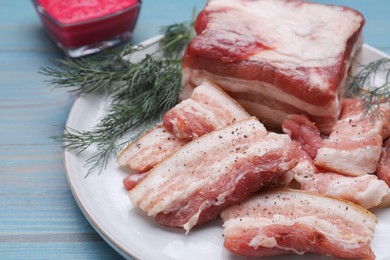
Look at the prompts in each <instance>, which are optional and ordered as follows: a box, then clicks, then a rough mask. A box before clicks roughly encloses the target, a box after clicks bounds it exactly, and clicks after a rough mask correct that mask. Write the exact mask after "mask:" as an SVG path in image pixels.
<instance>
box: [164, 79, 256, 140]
mask: <svg viewBox="0 0 390 260" xmlns="http://www.w3.org/2000/svg"><path fill="white" fill-rule="evenodd" d="M245 118H249V114H248V113H247V112H246V111H245V110H244V109H243V108H242V107H241V106H240V105H239V104H238V103H237V102H236V101H234V100H233V99H232V98H231V97H229V96H228V95H227V94H226V93H225V92H223V91H222V90H221V89H219V88H218V87H217V86H215V85H213V84H211V83H210V82H208V81H205V82H203V83H202V84H201V85H199V86H198V87H197V88H196V90H195V91H194V92H193V93H192V95H191V99H187V100H183V101H182V102H180V103H179V104H178V105H176V106H175V107H174V108H172V109H171V110H169V111H168V112H167V113H166V114H165V115H164V118H163V121H164V126H165V128H166V129H167V130H168V131H169V132H172V133H173V134H174V135H175V136H176V137H177V138H179V139H181V140H185V141H191V140H193V139H196V138H198V137H200V136H202V135H204V134H206V133H208V132H211V131H213V130H215V129H221V128H223V127H225V126H227V125H229V124H232V123H234V122H236V121H241V120H243V119H245Z"/></svg>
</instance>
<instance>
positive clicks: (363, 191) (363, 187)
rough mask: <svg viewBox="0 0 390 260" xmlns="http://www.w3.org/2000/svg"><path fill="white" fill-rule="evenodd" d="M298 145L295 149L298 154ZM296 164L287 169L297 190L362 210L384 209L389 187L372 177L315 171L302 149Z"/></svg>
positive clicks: (370, 175)
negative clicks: (332, 198)
mask: <svg viewBox="0 0 390 260" xmlns="http://www.w3.org/2000/svg"><path fill="white" fill-rule="evenodd" d="M299 148H300V147H299V146H298V148H297V150H298V151H299ZM297 153H298V154H300V159H299V162H298V164H297V165H296V166H295V167H294V168H293V169H292V170H291V172H292V173H294V180H295V181H297V182H298V183H299V184H300V189H302V190H307V191H312V192H317V193H320V194H326V195H330V196H333V197H337V198H340V199H344V200H348V201H351V202H353V203H355V204H358V205H360V206H361V207H363V208H366V209H369V208H373V207H376V206H380V207H386V206H388V205H387V204H388V202H387V198H388V197H389V196H390V188H389V186H388V185H387V184H386V183H385V182H384V181H382V180H379V179H378V177H377V176H375V175H373V174H363V175H360V176H345V175H341V174H338V173H333V172H327V171H325V170H323V169H320V168H318V167H317V166H316V165H314V163H313V159H312V158H311V157H310V156H309V155H308V154H307V153H306V152H305V151H303V150H302V149H301V150H300V153H299V152H297Z"/></svg>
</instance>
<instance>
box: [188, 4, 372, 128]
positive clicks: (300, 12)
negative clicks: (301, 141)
mask: <svg viewBox="0 0 390 260" xmlns="http://www.w3.org/2000/svg"><path fill="white" fill-rule="evenodd" d="M363 24H364V18H363V16H362V15H361V14H360V13H358V12H357V11H355V10H352V9H349V8H347V7H339V6H334V5H322V4H318V3H310V2H306V1H299V0H295V1H293V0H280V1H267V0H259V1H245V0H209V1H208V3H207V5H206V7H205V8H204V10H203V11H202V12H201V13H200V14H199V16H198V17H197V19H196V22H195V30H196V32H197V36H196V37H195V38H194V39H193V40H192V41H191V43H190V44H189V45H188V47H187V49H186V52H185V56H184V60H183V85H184V90H183V93H182V98H187V97H189V96H190V94H191V92H192V90H193V88H195V87H196V86H197V85H198V84H199V83H200V82H202V81H203V80H204V79H209V80H211V81H213V82H215V83H216V84H218V85H219V86H221V87H222V88H223V89H224V90H225V91H226V92H228V94H229V95H230V96H232V97H233V98H235V99H236V100H237V101H238V102H239V103H240V104H241V105H242V106H243V107H244V108H245V109H246V110H247V111H248V112H249V113H250V114H252V115H255V116H257V117H258V118H259V119H260V120H261V121H262V122H263V123H264V124H266V125H270V126H274V127H278V128H280V126H281V124H282V122H283V120H284V118H285V117H286V115H287V114H305V115H307V116H308V117H309V118H310V119H311V120H312V121H313V122H315V123H316V125H317V127H318V128H319V129H320V130H321V132H325V133H329V131H330V129H331V127H332V126H333V124H334V123H335V121H336V120H337V118H338V117H339V114H340V98H341V96H342V94H343V91H344V86H345V78H346V75H347V71H348V68H349V65H350V60H351V57H352V56H353V55H354V53H356V51H357V50H358V49H359V48H360V46H361V40H360V35H361V31H362V27H363Z"/></svg>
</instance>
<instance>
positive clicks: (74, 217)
mask: <svg viewBox="0 0 390 260" xmlns="http://www.w3.org/2000/svg"><path fill="white" fill-rule="evenodd" d="M205 2H206V0H185V1H183V0H170V1H162V0H160V1H159V0H145V1H144V3H143V6H142V9H141V14H140V17H139V20H138V24H137V26H136V29H135V33H134V36H133V39H132V42H133V43H138V42H140V41H143V40H145V39H148V38H150V37H152V36H155V35H157V34H158V32H159V29H160V27H161V26H162V25H168V24H172V23H174V22H181V21H184V20H188V19H189V18H190V17H191V12H192V8H193V6H196V7H197V10H200V9H201V8H202V7H203V5H204V4H205ZM318 2H322V3H338V4H343V5H349V6H351V7H354V8H356V9H357V10H359V11H361V12H362V13H363V14H364V15H365V17H366V20H367V23H366V26H365V29H364V39H365V42H366V43H368V44H370V45H372V46H374V47H376V48H378V49H380V50H382V51H384V52H386V53H388V54H390V16H389V11H390V1H388V0H376V1H372V2H371V3H368V1H347V0H344V1H330V0H323V1H318ZM62 56H63V54H62V53H61V52H60V51H59V50H58V49H57V48H56V47H55V46H54V44H53V43H52V42H51V41H50V40H49V39H48V37H47V35H46V33H45V32H44V30H43V28H42V26H41V24H40V21H39V19H38V17H37V15H36V13H35V10H34V9H33V6H32V4H31V2H30V1H21V0H15V1H6V0H0V90H1V94H0V259H46V258H47V259H54V258H55V259H69V258H74V259H116V258H121V256H120V255H119V254H118V253H117V252H115V251H114V249H112V248H111V247H110V246H109V245H108V244H107V243H106V242H105V241H104V240H103V239H102V238H101V237H100V236H99V235H98V234H97V233H96V232H95V230H94V229H93V228H92V227H91V226H90V224H89V223H88V221H87V220H86V219H85V217H84V215H83V214H82V212H81V211H80V209H79V207H78V206H77V204H76V202H75V200H74V198H73V196H72V193H71V191H70V188H69V185H68V182H67V179H66V176H65V171H64V166H63V151H62V149H61V144H60V143H57V142H54V141H53V140H51V139H50V138H49V137H50V136H53V135H56V134H59V133H61V131H62V126H63V125H64V124H65V121H66V119H67V116H68V113H69V110H70V107H71V105H72V103H73V101H74V99H75V97H74V96H73V95H72V94H70V93H68V92H66V91H64V90H59V89H53V88H52V86H50V85H48V84H47V82H45V80H47V78H45V76H43V75H41V74H38V73H37V72H38V70H39V68H40V67H42V66H49V65H51V61H52V60H53V59H55V58H58V57H62Z"/></svg>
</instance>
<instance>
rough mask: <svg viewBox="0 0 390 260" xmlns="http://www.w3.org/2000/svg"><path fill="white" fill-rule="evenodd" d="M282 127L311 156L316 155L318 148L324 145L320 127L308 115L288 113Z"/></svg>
mask: <svg viewBox="0 0 390 260" xmlns="http://www.w3.org/2000/svg"><path fill="white" fill-rule="evenodd" d="M282 129H283V132H284V133H286V134H288V135H289V136H290V137H291V138H292V139H293V140H296V141H298V142H299V143H300V144H301V146H302V148H303V149H304V150H305V151H306V152H307V153H308V154H309V155H310V156H311V158H313V159H314V158H315V157H316V155H317V150H318V149H319V148H320V147H321V146H322V138H321V134H320V131H319V130H318V128H317V127H316V126H315V124H314V123H313V122H311V121H310V120H309V119H308V118H307V117H306V116H304V115H288V116H287V118H286V119H285V120H284V121H283V124H282Z"/></svg>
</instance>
